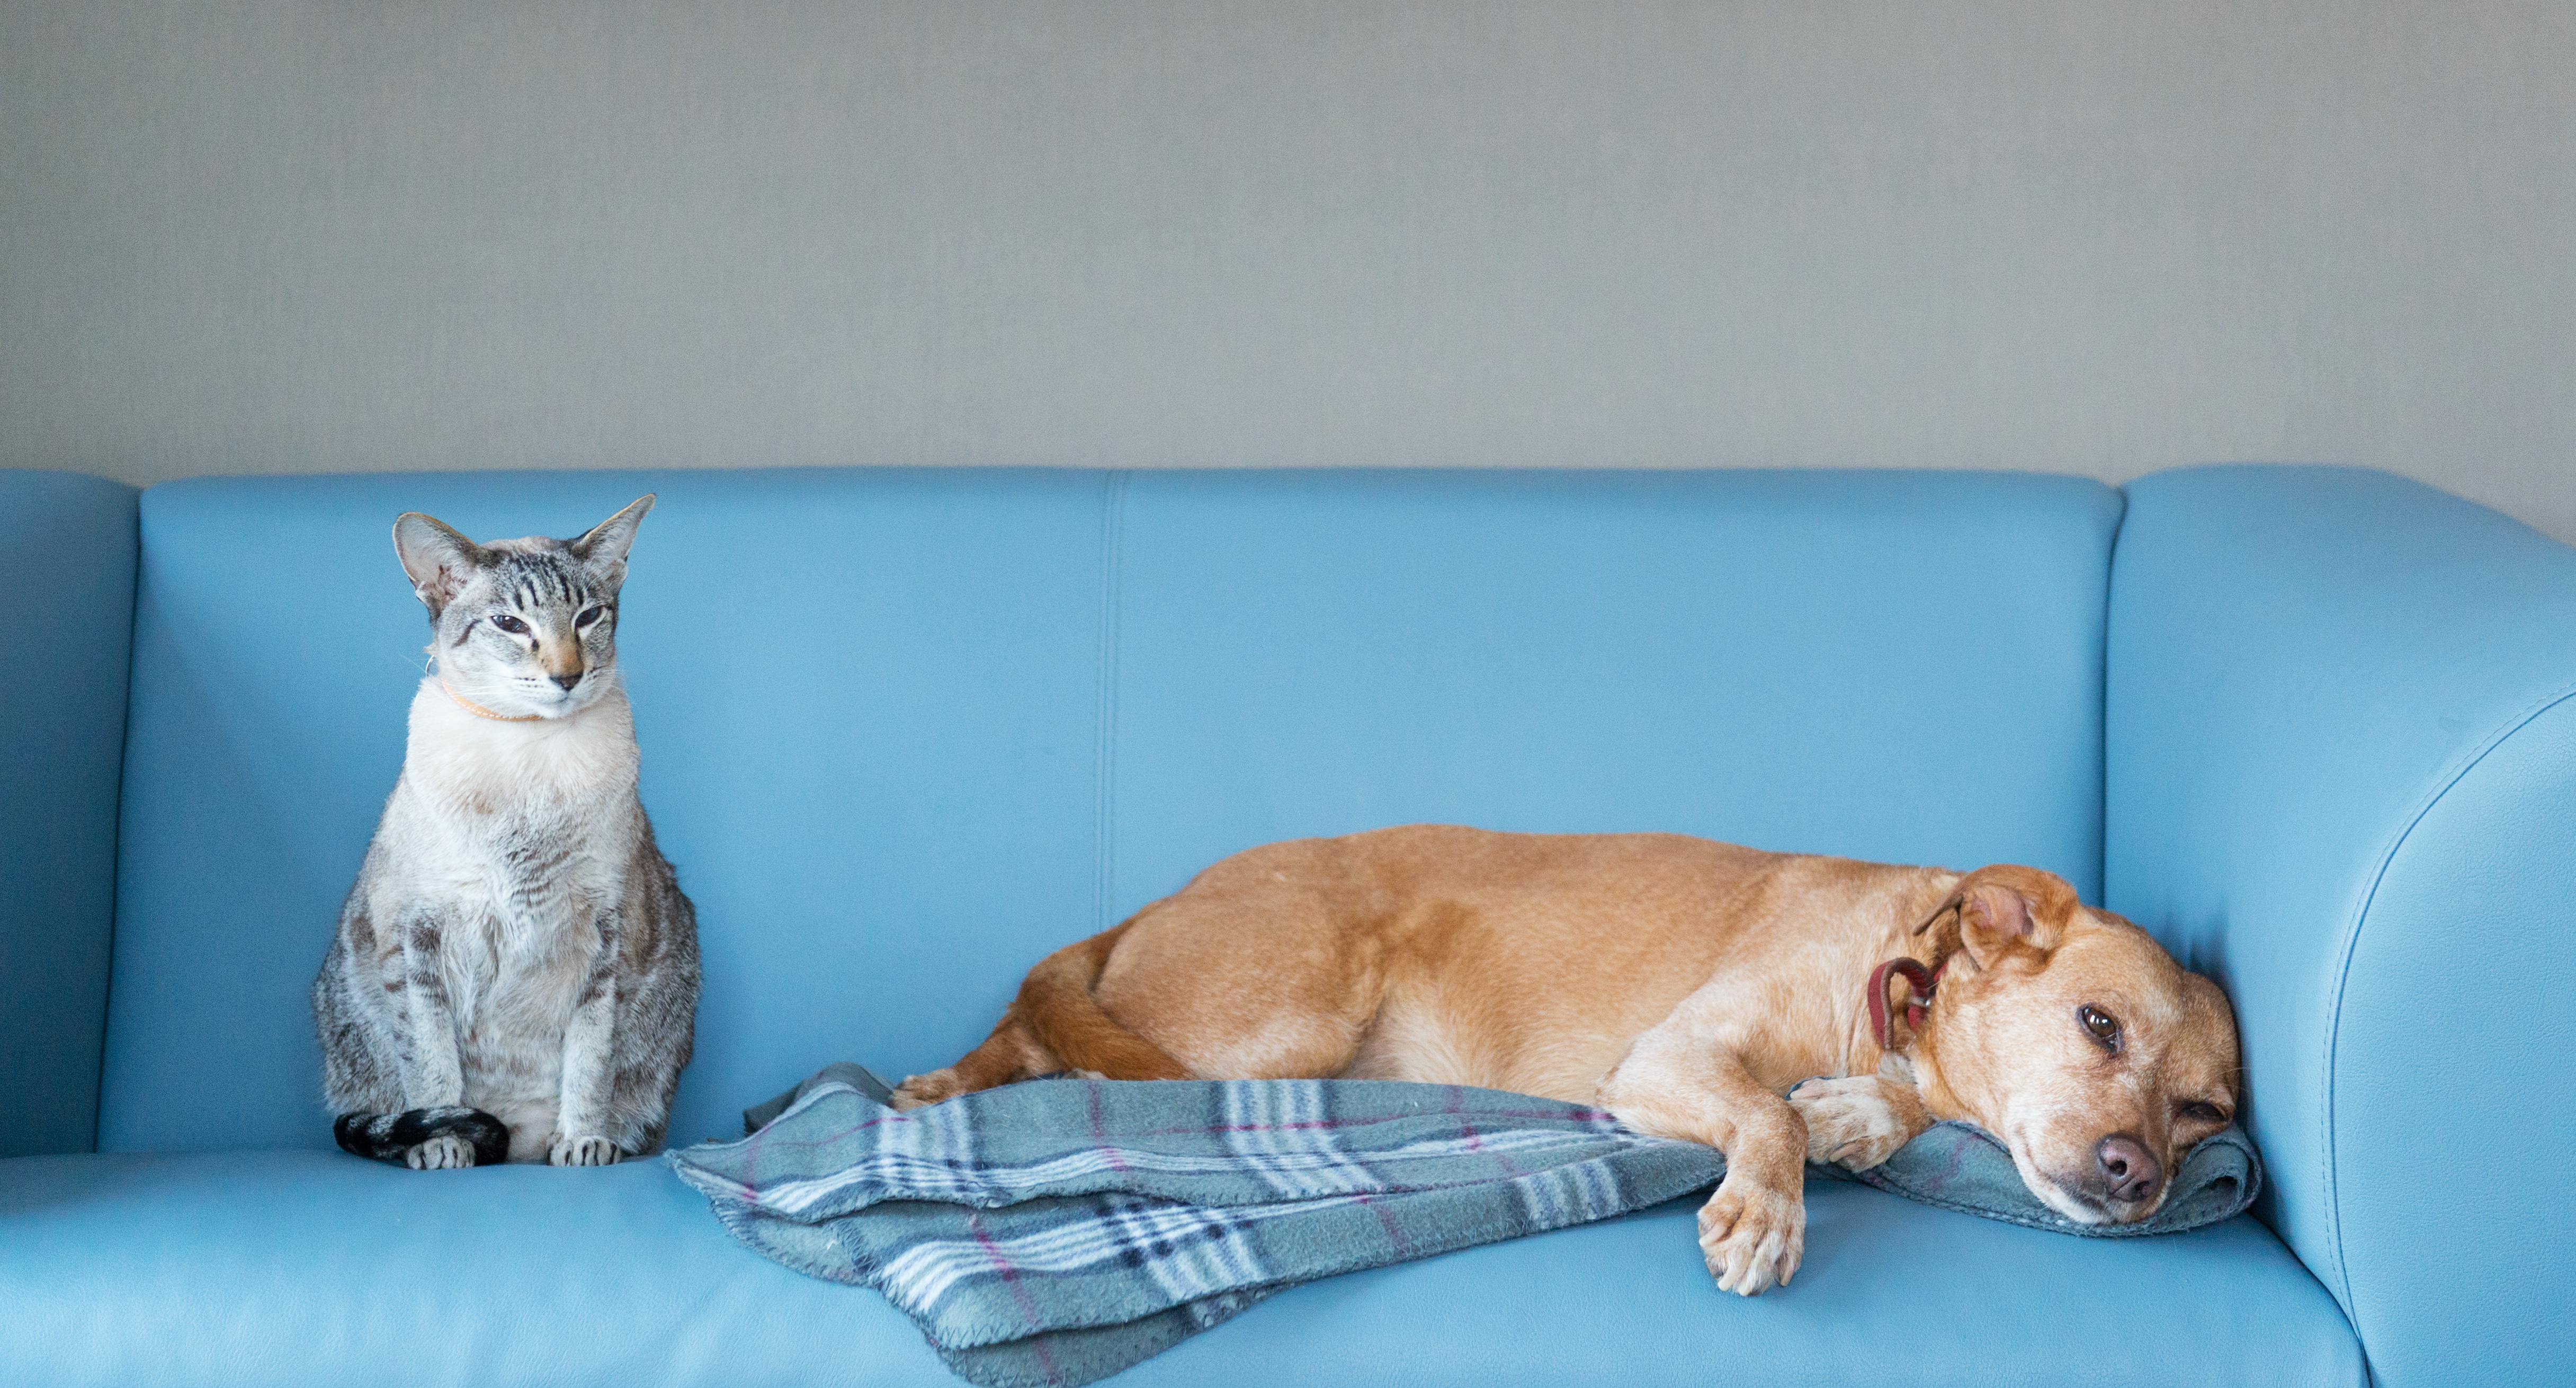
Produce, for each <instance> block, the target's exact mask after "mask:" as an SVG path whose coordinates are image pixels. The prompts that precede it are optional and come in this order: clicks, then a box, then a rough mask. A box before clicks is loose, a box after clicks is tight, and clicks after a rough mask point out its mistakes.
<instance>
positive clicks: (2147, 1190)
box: [2093, 1133, 2165, 1204]
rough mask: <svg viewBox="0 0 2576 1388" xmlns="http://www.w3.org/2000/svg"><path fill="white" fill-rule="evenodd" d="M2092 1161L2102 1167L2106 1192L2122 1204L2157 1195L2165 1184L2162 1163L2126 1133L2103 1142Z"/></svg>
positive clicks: (2110, 1137)
mask: <svg viewBox="0 0 2576 1388" xmlns="http://www.w3.org/2000/svg"><path fill="white" fill-rule="evenodd" d="M2093 1157H2094V1160H2096V1161H2099V1162H2100V1163H2102V1175H2103V1177H2104V1178H2105V1181H2106V1183H2107V1185H2108V1187H2109V1189H2108V1190H2107V1191H2106V1192H2105V1193H2106V1194H2108V1195H2109V1196H2110V1197H2111V1198H2112V1199H2114V1200H2117V1201H2120V1202H2121V1203H2123V1204H2136V1203H2137V1202H2138V1201H2141V1200H2144V1199H2146V1198H2147V1197H2148V1196H2151V1195H2153V1194H2155V1193H2156V1187H2157V1186H2160V1185H2162V1184H2164V1179H2165V1168H2164V1163H2162V1162H2160V1161H2157V1160H2156V1154H2155V1153H2153V1152H2150V1151H2148V1150H2147V1145H2146V1144H2145V1143H2143V1142H2140V1141H2138V1140H2137V1139H2136V1138H2134V1137H2131V1136H2129V1135H2128V1134H2127V1133H2113V1134H2112V1135H2111V1136H2109V1137H2106V1138H2104V1139H2102V1145H2101V1146H2100V1147H2097V1148H2095V1149H2094V1150H2093Z"/></svg>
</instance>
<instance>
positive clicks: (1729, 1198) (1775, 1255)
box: [1699, 1176, 1807, 1296]
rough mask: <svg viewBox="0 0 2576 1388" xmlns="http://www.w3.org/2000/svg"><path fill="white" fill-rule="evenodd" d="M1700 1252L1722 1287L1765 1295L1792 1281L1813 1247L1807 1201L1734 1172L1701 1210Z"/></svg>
mask: <svg viewBox="0 0 2576 1388" xmlns="http://www.w3.org/2000/svg"><path fill="white" fill-rule="evenodd" d="M1699 1251H1700V1253H1701V1254H1702V1255H1703V1256H1705V1257H1706V1258H1707V1259H1708V1270H1709V1273H1710V1275H1712V1276H1714V1277H1715V1278H1717V1285H1718V1289H1719V1290H1720V1291H1728V1292H1734V1293H1736V1294H1738V1295H1741V1296H1760V1295H1761V1294H1762V1292H1763V1290H1764V1289H1765V1288H1768V1287H1770V1286H1772V1285H1773V1284H1774V1283H1777V1284H1778V1285H1780V1286H1783V1287H1785V1286H1787V1285H1789V1279H1790V1278H1791V1277H1793V1276H1795V1275H1797V1271H1798V1260H1799V1259H1800V1258H1801V1257H1803V1256H1804V1255H1805V1253H1806V1251H1807V1201H1806V1197H1805V1196H1804V1195H1803V1194H1801V1193H1798V1192H1794V1191H1793V1192H1790V1193H1788V1194H1785V1195H1784V1194H1782V1193H1781V1192H1779V1191H1775V1190H1766V1189H1764V1188H1762V1187H1760V1186H1757V1185H1754V1184H1752V1183H1751V1182H1746V1181H1738V1180H1737V1179H1736V1178H1734V1177H1733V1176H1729V1177H1727V1178H1726V1179H1725V1180H1723V1181H1720V1182H1719V1183H1718V1186H1717V1194H1715V1195H1712V1196H1710V1197H1709V1199H1708V1203H1707V1204H1705V1205H1702V1206H1700V1210H1699Z"/></svg>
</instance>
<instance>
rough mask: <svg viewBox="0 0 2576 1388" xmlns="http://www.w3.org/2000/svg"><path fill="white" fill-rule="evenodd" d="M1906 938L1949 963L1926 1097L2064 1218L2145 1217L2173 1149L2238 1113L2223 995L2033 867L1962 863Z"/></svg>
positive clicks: (1928, 1047)
mask: <svg viewBox="0 0 2576 1388" xmlns="http://www.w3.org/2000/svg"><path fill="white" fill-rule="evenodd" d="M1916 933H1917V934H1918V935H1919V936H1920V937H1921V941H1920V944H1921V952H1922V953H1923V954H1924V955H1925V956H1926V957H1928V958H1930V959H1932V960H1934V961H1935V962H1939V963H1942V964H1943V966H1944V967H1943V972H1942V975H1941V982H1940V988H1939V993H1938V1001H1937V1002H1936V1003H1935V1004H1934V1010H1933V1015H1932V1019H1931V1020H1930V1021H1929V1022H1928V1023H1927V1026H1926V1029H1925V1033H1924V1035H1923V1037H1922V1038H1921V1045H1920V1047H1919V1048H1918V1050H1917V1056H1918V1058H1919V1059H1922V1058H1928V1059H1929V1060H1930V1062H1931V1068H1932V1071H1933V1077H1934V1078H1935V1079H1936V1081H1937V1086H1938V1088H1937V1089H1935V1090H1934V1091H1933V1092H1934V1093H1935V1094H1936V1096H1937V1095H1938V1090H1939V1089H1946V1090H1947V1096H1946V1097H1948V1098H1950V1099H1952V1100H1954V1101H1955V1106H1956V1107H1957V1108H1958V1109H1960V1110H1962V1111H1963V1112H1964V1115H1965V1116H1966V1117H1967V1118H1969V1119H1970V1120H1971V1121H1973V1122H1975V1123H1976V1124H1978V1125H1979V1126H1981V1127H1983V1128H1984V1129H1985V1130H1986V1131H1988V1132H1991V1133H1994V1134H1995V1135H1997V1136H1998V1137H2001V1138H2002V1139H2003V1140H2004V1142H2005V1144H2006V1145H2007V1146H2008V1147H2009V1148H2010V1149H2011V1151H2012V1157H2013V1164H2014V1165H2015V1166H2017V1167H2019V1168H2020V1169H2021V1178H2022V1181H2023V1182H2024V1183H2025V1184H2027V1185H2028V1186H2029V1187H2030V1189H2031V1192H2032V1193H2033V1194H2035V1195H2037V1196H2038V1197H2039V1198H2040V1199H2041V1200H2043V1201H2046V1202H2047V1203H2048V1205H2049V1207H2050V1208H2052V1209H2054V1210H2056V1211H2057V1212H2059V1213H2060V1214H2063V1215H2065V1216H2066V1217H2067V1218H2068V1219H2072V1220H2075V1221H2076V1222H2078V1223H2082V1224H2128V1223H2133V1222H2135V1221H2137V1220H2141V1219H2145V1218H2146V1217H2148V1216H2149V1215H2152V1214H2154V1213H2155V1212H2156V1210H2157V1208H2158V1207H2159V1206H2161V1205H2163V1204H2164V1199H2165V1192H2166V1189H2167V1187H2168V1185H2169V1183H2170V1181H2171V1179H2172V1175H2173V1171H2174V1168H2175V1167H2176V1166H2177V1165H2179V1164H2180V1162H2181V1160H2182V1156H2183V1154H2184V1153H2186V1152H2189V1151H2190V1150H2191V1149H2192V1146H2193V1144H2195V1143H2198V1142H2199V1141H2201V1140H2202V1139H2203V1138H2206V1137H2209V1136H2210V1135H2212V1134H2214V1133H2216V1132H2218V1131H2219V1130H2220V1129H2222V1128H2224V1127H2226V1126H2227V1124H2228V1122H2229V1120H2230V1119H2231V1118H2233V1117H2234V1115H2235V1113H2236V1082H2237V1060H2236V1018H2235V1014H2234V1013H2233V1012H2231V1011H2230V1010H2229V1009H2228V1006H2227V995H2226V994H2224V993H2222V992H2220V991H2219V989H2218V985H2217V984H2215V983H2212V982H2210V981H2209V980H2208V979H2206V978H2203V977H2201V976H2200V975H2198V974H2193V973H2186V972H2184V971H2183V968H2182V966H2181V965H2179V964H2177V963H2175V962H2174V959H2173V956H2172V955H2170V954H2167V953H2165V951H2164V948H2163V946H2161V945H2158V944H2157V943H2156V942H2155V941H2154V940H2153V939H2152V938H2150V937H2149V936H2148V935H2147V932H2145V931H2143V930H2140V929H2139V928H2138V927H2136V926H2135V925H2132V924H2130V923H2129V922H2128V920H2126V919H2125V918H2123V917H2121V916H2118V915H2115V914H2113V913H2111V912H2109V911H2097V910H2093V909H2090V908H2088V907H2086V906H2085V905H2084V903H2083V902H2082V901H2080V900H2079V899H2077V897H2076V894H2075V889H2074V888H2073V887H2072V886H2070V885H2068V884H2067V882H2066V880H2065V879H2064V878H2061V877H2058V876H2056V875H2055V874H2053V873H2047V872H2042V871H2040V870H2039V869H2037V868H2028V867H2012V866H1998V867H1988V868H1980V869H1978V870H1977V871H1975V872H1972V873H1970V874H1968V875H1967V876H1966V877H1964V878H1962V879H1960V881H1959V883H1958V885H1957V889H1956V891H1955V892H1954V893H1953V894H1952V895H1951V897H1950V898H1949V900H1948V901H1946V902H1944V903H1943V904H1942V905H1941V907H1940V908H1939V909H1938V910H1937V911H1935V912H1934V913H1933V914H1932V916H1931V918H1930V919H1928V920H1926V921H1925V922H1924V923H1923V924H1922V926H1920V927H1919V928H1918V929H1917V932H1916ZM1927 1053H1928V1055H1927ZM1941 1106H1942V1105H1940V1104H1938V1103H1937V1102H1936V1108H1937V1107H1941Z"/></svg>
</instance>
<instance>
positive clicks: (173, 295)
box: [0, 0, 2576, 538]
mask: <svg viewBox="0 0 2576 1388" xmlns="http://www.w3.org/2000/svg"><path fill="white" fill-rule="evenodd" d="M2249 458H2250V459H2324V460H2337V461H2349V462H2360V463H2370V464H2375V465H2378V466H2382V467H2388V468H2393V469H2396V470H2399V471H2403V472H2408V473H2412V474H2414V475H2416V476H2420V477H2424V478H2427V479H2429V480H2432V481H2435V482H2437V483H2439V484H2441V485H2444V486H2447V487H2450V488H2452V489H2454V490H2457V491H2460V492H2463V493H2466V494H2468V495H2470V496H2473V497H2476V498H2479V499H2481V500H2484V501H2487V502H2489V503H2491V504H2494V505H2496V506H2499V507H2501V508H2503V509H2504V510H2507V511H2509V512H2512V513H2514V514H2516V515H2518V516H2521V517H2523V518H2524V519H2526V520H2529V521H2531V522H2532V523H2534V524H2536V525H2538V526H2540V527H2541V528H2542V529H2544V530H2548V531H2550V532H2552V533H2554V534H2557V535H2559V536H2561V537H2564V538H2576V469H2571V466H2570V465H2571V462H2576V5H2571V4H2569V3H2566V0H2502V2H2501V3H2486V4H2480V3H2355V4H2322V3H2261V4H2246V3H2243V0H2225V2H2224V3H2205V4H2190V3H2148V2H2146V0H2137V2H2133V3H2111V4H2100V3H2094V4H2086V3H2066V4H2059V3H2039V2H2038V0H2032V3H1992V2H1990V3H1962V4H1932V3H1923V0H1894V2H1893V3H1884V4H1812V3H1779V4H1771V5H1751V4H1714V3H1712V4H1649V3H1635V4H1612V3H1603V2H1602V0H1476V2H1474V3H1469V2H1468V0H1458V2H1457V3H1447V4H1411V5H1398V4H1390V3H1363V2H1358V0H1355V2H1354V3H1313V2H1311V0H1309V2H1306V3H1285V2H1283V0H1257V3H1220V2H1218V0H1200V3H1164V2H1159V0H1083V3H1073V0H1010V2H1008V3H1005V2H1003V0H890V2H887V3H851V2H850V0H817V2H816V3H765V4H741V3H726V4H703V3H668V4H648V3H589V4H583V3H565V2H563V0H555V2H553V3H542V2H541V3H527V4H520V3H512V4H492V3H483V2H482V0H470V2H468V0H400V3H391V4H388V3H381V0H369V2H368V3H357V4H330V3H292V2H291V0H178V2H177V3H163V4H124V5H111V4H103V3H96V0H59V2H57V0H45V2H43V3H22V2H21V0H0V465H16V466H39V467H63V468H73V469H80V470H86V471H94V472H102V473H107V474H110V475H113V476H117V477H123V478H127V479H131V480H135V481H153V480H158V479H162V478H168V477H176V476H183V475H188V474H193V473H204V472H241V471H308V470H350V469H390V468H433V467H504V466H528V465H539V466H559V467H593V466H607V465H618V464H652V465H660V464H683V465H726V466H731V465H751V464H779V463H786V464H808V463H943V464H944V463H1076V464H1099V463H1109V464H1125V465H1137V466H1164V465H1187V464H1201V465H1221V466H1234V465H1270V464H1385V463H1419V464H1438V465H1451V464H1504V465H1512V466H1523V465H1549V464H1562V465H1575V466H1618V465H1645V466H1656V467H1671V466H1740V465H1757V464H1775V465H1793V466H1847V465H1858V466H1918V465H1919V466H1939V467H2013V468H2039V469H2049V470H2060V471H2076V472H2088V473H2093V474H2097V475H2099V476H2102V477H2105V478H2109V479H2112V480H2115V481H2116V480H2122V479H2125V478H2127V477H2130V476H2134V475H2135V474H2137V473H2140V472H2144V471H2148V470H2152V469H2155V468H2160V467H2165V466H2169V465H2172V464H2176V463H2183V462H2190V461H2199V460H2211V459H2249Z"/></svg>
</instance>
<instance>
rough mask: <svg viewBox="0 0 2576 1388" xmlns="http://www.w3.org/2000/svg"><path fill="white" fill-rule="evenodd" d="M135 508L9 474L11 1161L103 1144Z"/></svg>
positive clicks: (7, 1029) (4, 879) (2, 1066)
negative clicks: (102, 1067)
mask: <svg viewBox="0 0 2576 1388" xmlns="http://www.w3.org/2000/svg"><path fill="white" fill-rule="evenodd" d="M135 544H136V529H135V494H134V489H133V488H132V487H128V486H124V485H122V484H119V483H115V482H109V481H106V480H104V479H101V478H97V477H83V476H81V475H79V474H78V473H70V472H7V471H0V1157H16V1156H27V1155H31V1154H35V1153H43V1152H86V1151H89V1150H91V1148H92V1147H93V1146H94V1145H95V1142H96V1138H97V1133H98V1080H99V1059H100V1054H101V1050H102V1047H103V1044H104V1040H105V1033H106V1027H107V956H108V935H109V931H110V928H111V925H112V912H113V909H114V905H115V887H116V803H117V779H118V775H119V773H120V770H121V767H122V763H123V761H124V756H125V677H126V672H127V669H128V668H129V667H130V666H131V664H132V661H133V635H134V576H135Z"/></svg>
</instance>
